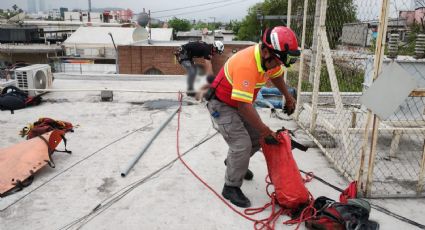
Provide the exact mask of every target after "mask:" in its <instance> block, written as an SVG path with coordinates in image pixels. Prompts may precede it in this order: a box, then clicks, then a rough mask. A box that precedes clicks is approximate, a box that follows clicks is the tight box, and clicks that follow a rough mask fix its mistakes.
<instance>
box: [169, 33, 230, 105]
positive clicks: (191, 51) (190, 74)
mask: <svg viewBox="0 0 425 230" xmlns="http://www.w3.org/2000/svg"><path fill="white" fill-rule="evenodd" d="M223 51H224V44H223V42H221V41H214V42H213V44H208V43H206V42H203V41H193V42H188V43H186V44H184V45H182V46H181V47H180V49H179V52H178V54H177V58H178V60H179V63H180V64H181V65H182V66H183V67H184V68H185V69H186V71H187V90H188V91H192V92H188V93H187V95H188V96H191V97H193V96H195V92H193V91H194V88H193V85H194V83H195V78H196V74H197V73H196V66H195V65H194V62H193V58H204V60H205V72H206V75H212V74H213V69H212V64H211V58H212V56H213V55H215V54H216V53H218V54H222V53H223Z"/></svg>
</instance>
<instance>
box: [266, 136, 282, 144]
mask: <svg viewBox="0 0 425 230" xmlns="http://www.w3.org/2000/svg"><path fill="white" fill-rule="evenodd" d="M264 143H266V144H268V145H278V144H279V141H278V140H277V139H276V137H274V136H273V135H272V134H269V135H268V136H266V137H264Z"/></svg>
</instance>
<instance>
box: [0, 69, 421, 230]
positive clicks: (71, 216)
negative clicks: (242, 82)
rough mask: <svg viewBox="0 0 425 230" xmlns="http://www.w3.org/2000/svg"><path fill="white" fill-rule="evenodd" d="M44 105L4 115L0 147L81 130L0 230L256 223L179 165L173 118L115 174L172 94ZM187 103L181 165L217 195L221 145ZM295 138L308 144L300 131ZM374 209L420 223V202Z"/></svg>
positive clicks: (7, 210) (259, 160)
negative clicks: (40, 126)
mask: <svg viewBox="0 0 425 230" xmlns="http://www.w3.org/2000/svg"><path fill="white" fill-rule="evenodd" d="M69 79H70V78H67V79H61V78H60V77H59V79H58V77H57V79H56V80H55V81H54V84H53V88H59V89H60V88H72V89H77V88H104V87H108V88H114V89H140V90H151V91H156V90H157V91H167V90H168V91H177V90H179V89H185V78H183V77H173V78H164V77H154V76H147V77H138V78H135V80H134V81H131V80H126V81H118V80H108V78H103V79H100V78H97V80H82V79H78V80H69ZM202 81H203V79H202ZM43 98H44V99H45V100H44V101H45V102H44V103H43V104H41V105H40V106H37V107H32V108H27V109H25V110H18V111H15V114H14V115H12V114H10V112H7V111H1V112H0V130H1V134H2V138H0V146H1V147H6V146H10V145H13V144H15V143H17V142H20V141H22V139H21V138H20V136H19V134H18V133H19V131H20V129H22V128H23V127H24V126H25V125H27V124H28V123H32V122H34V121H36V120H37V119H38V118H40V117H51V118H54V119H59V120H65V121H69V122H72V123H73V124H74V125H79V127H78V128H76V129H75V132H74V133H70V134H67V139H68V145H67V146H68V149H70V150H72V151H73V153H72V154H71V155H68V154H66V153H55V154H54V156H53V159H54V161H55V163H56V168H49V167H48V166H46V167H45V168H43V169H42V170H40V171H39V172H37V174H36V176H35V179H34V182H33V184H32V185H30V186H29V187H27V188H25V189H24V190H23V191H21V192H18V193H16V194H13V195H10V196H8V197H5V198H0V226H1V227H0V229H67V228H70V229H77V228H79V227H81V228H82V229H235V230H236V229H238V230H239V229H252V228H253V223H252V222H250V221H247V220H245V219H243V218H241V217H240V216H239V215H237V214H235V213H234V212H232V211H231V210H230V209H229V208H228V207H227V206H225V205H224V204H223V203H222V202H221V201H220V200H219V199H218V198H217V197H215V196H214V195H213V194H212V193H211V192H210V191H209V190H207V189H206V188H205V187H204V186H203V185H202V184H201V183H200V182H199V181H197V180H196V178H194V177H193V176H192V175H191V174H190V172H189V171H188V170H187V169H186V168H185V167H184V166H183V165H182V164H181V163H180V162H179V161H176V157H177V155H176V129H177V117H175V118H174V119H173V120H172V121H171V122H170V124H168V125H167V126H166V127H165V129H164V130H163V131H162V133H161V134H160V135H159V136H158V137H157V139H156V140H155V141H154V142H153V144H152V145H151V147H150V148H149V149H148V151H147V152H146V153H145V154H144V155H143V156H142V158H141V159H140V161H139V162H138V163H137V164H136V165H135V167H134V168H133V170H132V171H130V173H129V174H128V176H127V177H125V178H122V177H121V176H120V174H121V171H122V170H123V169H124V168H125V167H126V166H127V164H128V162H129V161H130V160H131V159H132V158H133V157H134V156H135V155H136V154H137V153H138V152H139V151H140V150H141V148H142V147H143V146H144V144H145V143H146V141H147V140H148V139H149V138H150V137H151V136H152V135H153V133H154V132H155V130H156V129H157V128H158V127H159V126H160V125H161V124H162V123H163V122H164V121H165V120H166V119H167V118H168V117H169V115H170V113H171V112H172V111H174V110H175V108H176V105H177V94H175V93H162V94H147V93H124V92H118V93H117V92H114V100H113V101H112V102H101V101H100V93H99V92H93V91H88V92H54V93H49V94H47V95H45V96H44V97H43ZM184 100H185V103H184V106H183V109H182V113H181V130H180V150H181V152H182V153H184V152H186V151H187V150H190V151H189V152H187V153H186V155H185V156H184V159H185V160H186V161H187V163H188V164H189V165H190V166H191V167H192V168H193V169H194V170H195V171H196V172H197V173H198V174H199V175H200V176H201V177H202V178H204V180H205V181H206V182H207V183H208V184H209V185H211V186H212V187H213V188H214V189H215V190H216V191H217V192H219V193H221V189H222V187H223V183H224V172H225V166H224V164H223V160H224V159H225V157H226V153H227V145H226V143H225V142H224V140H223V138H222V137H221V136H220V135H215V136H212V135H213V134H214V133H215V130H214V129H213V127H212V125H211V120H210V117H209V114H208V113H207V110H206V108H205V105H204V104H201V103H197V102H195V101H192V100H189V99H186V98H185V99H184ZM259 113H260V115H261V116H262V119H263V120H264V121H265V123H267V124H268V125H269V126H271V127H272V128H273V129H278V128H280V127H282V125H283V126H285V127H287V128H288V129H297V126H296V124H295V122H293V121H282V120H278V119H275V118H270V112H269V110H262V109H260V110H259ZM296 133H297V135H298V138H300V139H304V141H306V136H305V135H304V134H303V132H302V130H297V131H296ZM208 138H210V139H208ZM206 139H208V140H207V141H206V142H204V143H203V144H201V145H199V146H198V147H195V148H193V149H192V147H193V146H195V145H196V144H197V143H199V142H201V141H203V140H206ZM61 147H63V146H62V145H60V147H59V148H61ZM293 154H294V157H295V159H296V161H297V164H298V166H299V168H300V169H302V170H304V171H313V172H314V173H315V175H317V176H319V177H322V178H324V179H325V180H327V181H328V182H330V183H332V184H334V185H336V186H338V187H341V188H345V187H347V185H348V182H347V181H345V180H344V179H343V178H342V177H340V176H339V175H338V173H337V172H336V171H335V170H334V169H333V168H332V166H331V165H330V164H329V163H328V161H327V160H326V158H325V157H324V156H323V154H321V152H320V151H319V150H318V149H316V148H310V149H309V150H308V151H307V152H301V151H299V150H294V152H293ZM250 169H251V170H252V171H253V172H254V174H255V176H254V180H253V181H245V182H244V184H243V186H242V190H243V191H244V192H245V194H246V195H247V197H248V198H250V200H251V202H252V206H253V207H259V206H262V205H264V204H265V203H266V202H268V197H267V195H266V192H265V186H266V185H265V181H264V178H265V176H266V173H267V168H266V164H265V160H264V157H263V155H262V153H261V152H260V153H257V154H256V155H255V156H254V157H253V158H252V159H251V162H250ZM307 187H308V188H309V190H310V191H311V192H312V194H313V195H314V196H315V197H318V196H327V197H330V198H333V199H336V200H337V199H338V197H339V193H338V192H337V191H335V190H333V189H332V188H330V187H328V186H326V185H324V184H322V183H321V182H319V181H317V180H313V181H312V182H310V183H308V184H307ZM371 202H372V203H374V204H379V205H381V206H383V207H385V208H387V209H389V210H391V211H393V212H395V213H397V214H399V215H402V216H405V217H407V218H410V219H412V220H415V221H417V222H420V223H421V224H425V220H424V218H423V216H424V215H425V210H424V208H423V207H425V206H424V204H425V201H424V200H423V199H416V200H406V199H398V200H372V201H371ZM99 204H101V205H100V206H99ZM96 207H97V208H96ZM95 208H96V210H95V211H93V210H94V209H95ZM266 214H267V212H266V213H265V214H264V215H263V216H265V215H266ZM284 219H287V218H286V217H281V219H279V222H280V223H281V222H282V221H283V220H284ZM371 219H373V220H376V221H378V222H379V223H380V225H381V229H416V228H415V227H414V226H413V225H410V224H408V223H405V222H402V221H399V220H397V219H395V218H393V217H391V216H388V215H386V214H383V213H381V212H379V211H376V210H374V209H372V212H371ZM292 228H294V226H292V227H288V226H284V225H282V224H278V225H277V229H292ZM301 229H304V226H302V227H301Z"/></svg>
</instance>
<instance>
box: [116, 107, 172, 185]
mask: <svg viewBox="0 0 425 230" xmlns="http://www.w3.org/2000/svg"><path fill="white" fill-rule="evenodd" d="M179 110H180V108H177V109H176V110H175V111H174V112H173V113H172V114H171V115H170V117H169V118H168V119H167V120H166V121H165V122H164V123H163V124H162V125H161V127H159V128H158V129H157V130H156V132H155V134H154V135H153V136H152V137H151V139H150V140H149V141H148V143H146V145H145V146H144V147H143V149H142V151H140V152H139V154H137V155H136V156H135V157H134V158H133V160H132V161H131V162H130V163H129V164H128V165H127V167H126V169H125V170H124V171H122V173H121V176H122V177H125V176H127V174H128V173H129V172H130V170H131V169H132V168H133V167H134V165H135V164H136V163H137V161H139V159H140V157H142V155H143V154H144V153H145V152H146V150H147V149H148V148H149V146H151V144H152V142H153V141H154V140H155V138H156V137H157V136H158V135H159V134H160V133H161V131H162V130H163V129H164V127H165V126H167V124H168V123H170V121H171V119H173V117H174V116H175V115H176V114H177V112H178V111H179Z"/></svg>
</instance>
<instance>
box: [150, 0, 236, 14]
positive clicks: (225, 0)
mask: <svg viewBox="0 0 425 230" xmlns="http://www.w3.org/2000/svg"><path fill="white" fill-rule="evenodd" d="M230 1H232V0H230ZM222 2H229V0H224V1H216V2H208V3H203V4H198V5H192V6H186V7H179V8H173V9H168V10H158V11H152V12H151V13H160V12H167V11H174V10H182V9H189V8H194V7H198V6H206V5H212V4H217V3H222Z"/></svg>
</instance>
